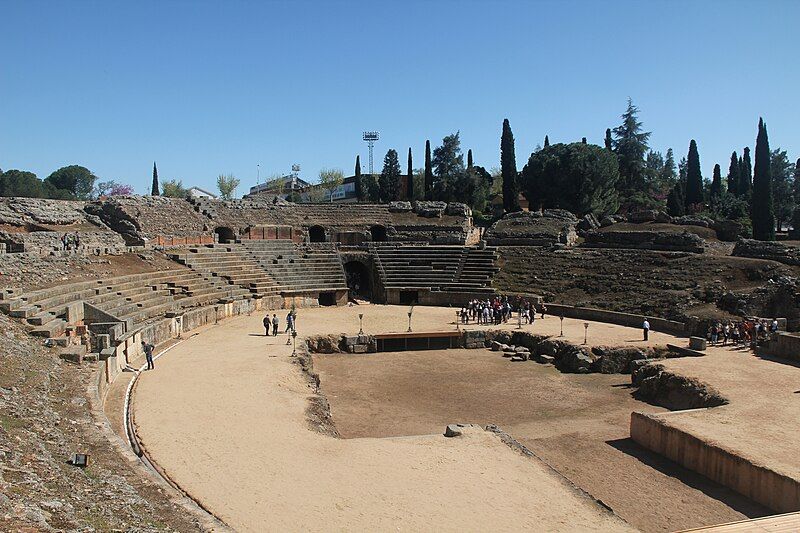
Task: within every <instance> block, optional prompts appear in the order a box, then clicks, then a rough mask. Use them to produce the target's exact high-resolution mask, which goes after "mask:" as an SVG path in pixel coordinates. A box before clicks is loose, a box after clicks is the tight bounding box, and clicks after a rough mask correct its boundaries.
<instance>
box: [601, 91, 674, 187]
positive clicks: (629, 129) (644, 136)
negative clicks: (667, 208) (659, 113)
mask: <svg viewBox="0 0 800 533" xmlns="http://www.w3.org/2000/svg"><path fill="white" fill-rule="evenodd" d="M638 114H639V108H637V107H636V106H635V105H633V100H631V99H630V98H628V108H627V109H626V110H625V113H623V114H622V124H620V125H619V126H617V127H616V128H614V137H615V139H614V142H613V146H614V151H615V152H616V154H617V158H618V159H619V174H620V176H621V177H622V186H623V188H625V189H627V191H628V192H629V193H630V192H636V191H644V190H645V189H646V186H647V180H646V171H645V162H644V158H645V155H646V154H647V152H648V146H647V141H648V140H649V139H650V132H645V131H642V123H641V122H640V121H639V118H638ZM687 196H688V193H687Z"/></svg>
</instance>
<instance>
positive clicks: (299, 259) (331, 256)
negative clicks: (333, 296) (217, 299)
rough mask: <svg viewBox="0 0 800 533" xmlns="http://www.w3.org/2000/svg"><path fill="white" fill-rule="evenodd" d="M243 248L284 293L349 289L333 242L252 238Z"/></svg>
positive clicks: (243, 242) (244, 243)
mask: <svg viewBox="0 0 800 533" xmlns="http://www.w3.org/2000/svg"><path fill="white" fill-rule="evenodd" d="M242 247H243V248H244V249H245V250H246V251H247V253H248V255H249V256H250V257H251V258H252V259H253V261H255V262H256V263H258V265H260V266H261V268H263V269H264V270H265V271H267V272H268V273H269V275H270V277H271V278H272V279H273V280H275V282H276V283H277V284H278V286H279V287H280V291H281V292H283V293H300V292H315V291H334V290H346V289H347V281H346V278H345V274H344V268H343V267H342V261H341V259H340V258H339V253H338V252H337V250H336V246H335V245H334V244H332V243H315V244H295V243H293V242H292V241H290V240H249V241H242Z"/></svg>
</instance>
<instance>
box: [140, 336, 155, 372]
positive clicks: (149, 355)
mask: <svg viewBox="0 0 800 533" xmlns="http://www.w3.org/2000/svg"><path fill="white" fill-rule="evenodd" d="M153 348H154V347H153V345H152V344H147V343H146V342H144V340H142V351H143V352H144V358H145V359H146V360H147V370H153V369H154V368H155V367H156V365H154V364H153Z"/></svg>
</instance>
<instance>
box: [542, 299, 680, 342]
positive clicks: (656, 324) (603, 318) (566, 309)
mask: <svg viewBox="0 0 800 533" xmlns="http://www.w3.org/2000/svg"><path fill="white" fill-rule="evenodd" d="M546 305H547V314H548V315H553V316H564V317H567V318H577V319H579V320H591V321H593V322H607V323H609V324H617V325H619V326H627V327H631V328H641V327H642V323H643V322H644V319H645V316H644V315H634V314H631V313H620V312H617V311H606V310H603V309H594V308H591V307H578V306H575V305H563V304H551V303H548V304H546ZM647 320H648V322H650V328H651V329H652V330H653V331H661V332H664V333H669V334H671V335H685V334H686V325H685V324H684V323H683V322H678V321H675V320H667V319H664V318H654V317H650V316H648V317H647Z"/></svg>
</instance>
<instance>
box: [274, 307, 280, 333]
mask: <svg viewBox="0 0 800 533" xmlns="http://www.w3.org/2000/svg"><path fill="white" fill-rule="evenodd" d="M279 324H280V320H278V315H276V314H275V313H273V314H272V335H273V336H275V337H277V336H278V325H279Z"/></svg>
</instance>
